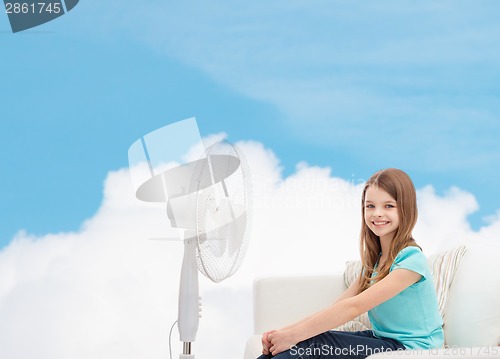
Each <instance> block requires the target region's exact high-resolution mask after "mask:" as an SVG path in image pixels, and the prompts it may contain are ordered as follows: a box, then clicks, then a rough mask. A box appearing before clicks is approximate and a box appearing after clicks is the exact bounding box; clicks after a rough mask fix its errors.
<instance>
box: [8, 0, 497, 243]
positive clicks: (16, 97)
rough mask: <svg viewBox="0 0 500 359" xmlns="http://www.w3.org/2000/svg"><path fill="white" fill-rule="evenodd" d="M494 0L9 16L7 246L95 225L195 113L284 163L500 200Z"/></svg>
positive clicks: (163, 7)
mask: <svg viewBox="0 0 500 359" xmlns="http://www.w3.org/2000/svg"><path fill="white" fill-rule="evenodd" d="M499 13H500V4H498V2H495V1H479V2H465V1H440V2H435V1H421V2H413V1H377V2H342V1H307V2H305V1H303V2H301V1H274V2H272V3H269V2H264V1H254V2H242V1H232V2H230V3H227V2H219V1H215V2H210V3H206V2H202V1H193V2H185V3H181V4H179V3H177V2H172V1H148V2H146V3H142V4H141V5H140V6H138V5H137V3H136V2H132V1H128V0H126V1H121V2H120V3H119V4H118V3H117V4H111V3H103V2H98V1H90V0H86V1H82V2H80V3H79V4H78V6H77V7H75V9H73V10H72V11H71V12H70V13H68V14H66V15H65V16H62V17H60V18H59V19H56V20H55V21H52V22H50V23H47V24H45V25H43V26H40V27H38V28H35V29H32V30H28V31H25V32H22V33H18V34H12V33H11V32H10V26H9V24H8V20H7V16H6V15H5V14H0V48H1V60H0V64H1V66H0V78H1V82H0V105H1V109H0V111H1V113H0V143H1V149H2V151H0V164H1V176H0V213H1V214H2V215H1V218H0V245H2V246H3V245H5V244H7V243H9V242H10V241H11V239H12V237H13V236H14V234H15V233H16V232H17V231H19V230H21V229H25V230H26V231H28V232H30V233H34V234H43V233H49V232H60V231H74V230H78V228H79V227H80V225H81V224H82V222H83V221H84V220H85V219H86V218H89V217H91V216H92V215H93V214H94V212H95V211H96V210H97V209H98V208H99V206H100V203H101V201H102V188H103V181H104V179H105V178H106V175H107V173H108V172H109V171H111V170H116V169H118V168H122V167H126V166H127V149H128V147H129V146H130V145H131V144H132V143H133V142H134V141H135V140H136V139H137V138H138V137H140V136H141V135H143V134H145V133H148V132H150V131H152V130H154V129H156V128H158V127H161V126H164V125H166V124H168V123H171V122H174V121H178V120H182V119H184V118H188V117H191V116H196V117H197V119H198V124H199V127H200V131H201V133H202V134H203V135H208V134H212V133H219V132H225V133H227V134H228V138H229V140H231V141H234V142H236V141H238V140H256V141H260V142H262V143H264V144H265V145H266V146H267V147H268V148H270V149H272V150H273V151H274V152H275V153H276V155H277V156H278V158H279V159H280V161H281V162H282V165H283V171H284V174H285V175H286V174H290V173H292V172H294V170H295V166H296V164H297V163H298V162H300V161H306V162H307V163H309V164H311V165H319V166H328V167H330V168H331V169H332V173H333V174H334V175H337V176H340V177H343V178H345V179H353V180H359V179H366V178H367V177H368V176H369V175H370V174H371V173H373V172H374V171H375V170H377V169H379V168H382V167H392V166H395V167H400V168H402V169H404V170H406V171H407V172H409V173H410V174H411V175H412V177H413V178H414V180H415V183H416V185H417V187H423V186H424V185H427V184H431V185H433V186H434V187H435V188H436V189H437V190H438V192H439V193H443V191H446V190H447V189H449V188H450V187H451V186H459V187H460V188H462V189H464V190H466V191H468V192H470V193H472V194H474V195H475V196H476V198H477V201H478V203H479V206H480V210H479V211H478V212H477V213H475V214H473V215H472V216H471V218H470V220H471V223H472V225H473V226H474V227H475V228H478V227H480V226H481V225H482V224H483V223H484V221H483V218H484V217H487V216H490V215H493V214H494V213H495V212H496V211H497V210H498V209H499V207H500V206H499V205H498V201H497V200H496V198H500V189H499V188H498V185H497V181H498V178H499V170H498V164H499V163H500V144H499V141H498V138H499V135H500V121H499V119H498V117H499V112H500V111H499V110H500V101H499V93H500V89H499V86H500V85H499V81H498V77H499V74H500V65H499V64H500V52H499V51H498V48H499V47H498V43H499V40H500V25H499V24H498V21H497V19H498V15H499Z"/></svg>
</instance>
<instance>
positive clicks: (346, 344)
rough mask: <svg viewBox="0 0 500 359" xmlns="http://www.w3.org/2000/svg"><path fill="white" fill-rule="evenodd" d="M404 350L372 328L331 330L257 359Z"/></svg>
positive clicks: (360, 357) (351, 356)
mask: <svg viewBox="0 0 500 359" xmlns="http://www.w3.org/2000/svg"><path fill="white" fill-rule="evenodd" d="M398 349H400V350H404V349H405V346H404V345H403V344H401V343H400V342H398V341H397V340H394V339H389V338H377V337H376V336H374V335H373V332H372V331H371V330H364V331H361V332H339V331H334V330H330V331H328V332H326V333H323V334H320V335H317V336H315V337H312V338H310V339H307V340H304V341H303V342H300V343H298V344H297V345H295V346H293V347H291V348H290V350H287V351H285V352H282V353H279V354H278V355H276V356H274V357H273V356H272V355H261V356H260V357H258V358H257V359H269V358H274V359H326V358H335V359H364V358H366V357H367V356H368V355H371V354H375V353H380V352H383V351H384V352H385V351H389V350H398Z"/></svg>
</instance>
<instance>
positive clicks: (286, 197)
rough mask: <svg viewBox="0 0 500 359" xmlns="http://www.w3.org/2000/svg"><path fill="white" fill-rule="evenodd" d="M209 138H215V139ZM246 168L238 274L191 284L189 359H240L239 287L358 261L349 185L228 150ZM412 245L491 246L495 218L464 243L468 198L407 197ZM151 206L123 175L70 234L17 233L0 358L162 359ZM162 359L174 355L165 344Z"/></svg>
mask: <svg viewBox="0 0 500 359" xmlns="http://www.w3.org/2000/svg"><path fill="white" fill-rule="evenodd" d="M215 137H217V136H215ZM238 146H239V147H240V148H241V149H242V150H243V151H244V153H245V155H246V157H247V160H248V162H249V164H250V166H251V169H252V177H253V184H254V191H255V194H254V202H255V206H254V227H253V235H252V241H251V243H250V247H249V250H248V253H247V257H246V259H245V261H244V263H243V265H242V267H241V268H240V270H239V271H238V272H237V273H236V274H235V275H234V276H233V277H231V278H229V279H227V280H226V281H224V282H222V283H219V284H215V283H212V282H210V281H209V280H208V279H206V278H203V277H200V285H201V295H202V297H203V303H204V312H203V318H202V320H201V322H200V330H199V332H198V338H197V342H196V343H195V346H194V350H195V352H196V353H198V354H199V356H201V355H202V356H203V357H206V358H215V357H217V358H231V359H233V358H237V357H241V356H242V351H243V346H244V342H245V340H246V338H247V336H249V335H250V333H251V285H252V280H253V279H254V278H255V277H258V276H265V275H276V274H293V273H310V274H312V273H327V272H339V271H341V270H342V268H343V265H344V262H345V261H346V260H348V259H351V258H355V257H357V256H358V249H357V247H358V233H359V226H360V208H359V201H360V191H361V188H362V187H361V186H362V183H361V181H348V180H344V179H341V178H337V177H333V176H332V175H331V171H330V169H329V168H319V167H315V166H310V165H308V164H306V163H300V164H298V165H297V168H296V171H295V173H294V174H293V175H291V176H289V177H287V178H283V177H282V175H281V168H280V163H279V159H278V158H277V157H276V156H275V155H274V154H273V152H272V151H271V150H270V149H267V148H265V147H264V146H263V145H262V144H260V143H257V142H252V141H247V142H241V143H238ZM419 205H420V223H419V225H418V228H417V230H416V237H417V239H418V240H419V243H420V244H421V245H422V246H423V247H424V249H425V250H426V252H427V253H431V252H432V251H435V250H438V249H439V248H441V247H443V243H442V242H443V240H444V239H446V238H448V237H447V236H450V235H453V233H455V232H460V233H461V235H462V236H469V237H470V238H469V240H474V239H475V238H480V237H485V238H486V237H487V238H490V239H491V240H498V239H499V236H500V219H499V217H495V218H492V219H491V221H490V224H489V225H488V226H487V227H485V228H483V229H481V231H479V232H473V231H472V230H471V229H470V226H469V225H468V222H467V216H468V215H469V214H470V213H472V212H473V211H475V210H476V209H477V203H476V202H475V199H474V197H473V195H472V194H470V193H467V192H465V191H463V190H460V189H458V188H452V189H450V191H449V192H448V193H447V194H445V195H444V196H439V195H437V194H436V193H435V191H434V190H433V189H432V187H430V186H429V187H425V188H423V189H421V190H420V191H419ZM164 213H165V210H164V208H163V206H162V205H155V204H147V203H141V202H138V201H137V200H135V198H134V197H133V190H132V186H131V184H130V180H129V175H128V170H126V169H121V170H118V171H114V172H110V173H109V175H108V177H107V179H106V182H105V184H104V197H103V202H102V204H101V207H100V209H99V211H98V212H97V213H96V214H95V215H94V216H93V217H92V218H90V219H88V220H87V221H85V222H84V223H83V224H82V227H81V229H80V230H79V231H78V232H75V233H59V234H48V235H45V236H41V237H34V236H30V235H29V234H27V233H23V232H21V233H19V234H18V235H17V236H16V238H14V240H13V241H12V243H11V244H10V245H9V246H8V247H6V248H5V249H3V250H2V251H1V252H0V318H1V320H0V357H2V358H13V359H31V358H34V357H37V358H40V359H67V358H75V359H80V358H82V359H83V358H85V359H88V358H103V359H113V358H120V359H127V358H130V359H132V358H139V357H141V358H143V357H148V358H152V359H154V358H165V357H166V355H167V335H168V330H169V328H170V325H171V323H172V322H173V321H174V320H175V319H176V316H177V313H176V311H177V293H178V282H179V273H180V265H181V259H182V245H181V243H179V242H161V241H152V240H149V239H148V238H152V237H165V236H168V235H169V234H175V231H173V230H171V229H169V227H168V222H167V219H166V216H165V215H164ZM173 339H174V343H175V347H174V350H175V351H174V353H175V352H176V351H177V350H178V349H179V345H178V344H177V334H174V337H173Z"/></svg>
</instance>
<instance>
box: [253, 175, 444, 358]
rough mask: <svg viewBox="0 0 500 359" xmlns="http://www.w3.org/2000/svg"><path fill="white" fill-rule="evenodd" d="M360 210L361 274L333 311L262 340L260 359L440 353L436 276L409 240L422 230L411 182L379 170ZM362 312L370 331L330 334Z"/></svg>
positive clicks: (405, 177)
mask: <svg viewBox="0 0 500 359" xmlns="http://www.w3.org/2000/svg"><path fill="white" fill-rule="evenodd" d="M361 204H362V225H361V236H360V253H361V262H362V266H363V268H362V271H361V274H360V275H359V277H358V278H357V280H355V281H354V282H353V284H352V285H351V286H350V287H349V288H348V289H347V290H346V291H345V292H344V293H343V294H342V295H341V296H340V297H339V298H338V299H337V300H336V301H335V302H334V303H333V304H332V305H331V306H329V307H328V308H326V309H324V310H322V311H320V312H318V313H316V314H313V315H311V316H309V317H307V318H304V319H303V320H301V321H299V322H297V323H295V324H292V325H290V326H288V327H285V328H282V329H278V330H271V331H269V332H266V333H264V334H263V335H262V347H263V349H262V353H263V355H262V356H260V357H259V359H267V358H271V357H274V358H276V359H286V358H301V359H306V358H356V359H360V358H365V357H366V356H368V355H370V354H373V353H377V352H381V351H387V350H402V349H431V348H438V347H441V346H442V345H443V342H444V335H443V330H442V325H443V322H442V319H441V316H440V314H439V310H438V303H437V299H436V292H435V289H434V284H433V280H432V276H431V273H430V270H429V267H428V264H427V259H426V257H425V256H424V254H423V253H422V251H421V248H420V247H419V246H418V245H417V243H416V242H415V240H414V239H413V237H412V230H413V228H414V227H415V224H416V222H417V200H416V193H415V187H414V185H413V182H412V181H411V179H410V177H409V176H408V175H407V174H406V173H405V172H403V171H401V170H398V169H395V168H389V169H385V170H381V171H379V172H377V173H375V174H374V175H373V176H372V177H371V178H370V179H369V180H368V181H367V182H366V184H365V187H364V189H363V194H362V198H361ZM365 312H368V317H369V318H370V322H371V324H372V329H371V330H365V331H358V332H341V331H333V330H330V329H331V328H336V327H338V326H339V325H342V324H344V323H346V322H348V321H350V320H353V319H354V318H356V317H357V316H359V315H360V314H362V313H365Z"/></svg>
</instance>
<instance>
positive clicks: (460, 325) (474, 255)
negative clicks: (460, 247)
mask: <svg viewBox="0 0 500 359" xmlns="http://www.w3.org/2000/svg"><path fill="white" fill-rule="evenodd" d="M495 242H496V243H495ZM499 259H500V241H498V239H492V240H489V241H488V240H474V241H470V243H468V244H467V253H466V254H465V256H464V258H463V260H462V263H461V264H460V268H459V269H458V271H457V276H456V278H455V281H454V282H453V286H452V287H451V289H450V294H449V300H448V303H447V308H446V323H445V337H446V343H447V344H448V345H449V346H454V345H457V346H490V345H500V302H499V298H500V275H498V262H499Z"/></svg>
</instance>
